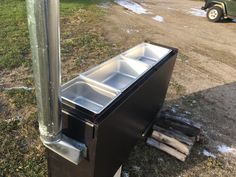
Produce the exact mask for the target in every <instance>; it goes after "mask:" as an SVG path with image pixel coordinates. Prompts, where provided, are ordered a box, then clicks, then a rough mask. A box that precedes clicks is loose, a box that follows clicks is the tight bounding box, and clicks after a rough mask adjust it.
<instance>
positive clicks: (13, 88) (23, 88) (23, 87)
mask: <svg viewBox="0 0 236 177" xmlns="http://www.w3.org/2000/svg"><path fill="white" fill-rule="evenodd" d="M17 89H20V90H21V89H22V90H27V91H30V90H33V88H31V87H25V86H20V87H11V88H5V90H17Z"/></svg>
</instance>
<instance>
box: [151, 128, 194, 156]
mask: <svg viewBox="0 0 236 177" xmlns="http://www.w3.org/2000/svg"><path fill="white" fill-rule="evenodd" d="M152 138H154V139H155V140H157V141H159V142H161V143H164V144H167V145H169V146H171V147H173V148H175V149H176V150H178V151H180V152H182V153H184V154H185V155H189V152H190V149H191V147H190V146H187V145H185V144H183V143H181V142H180V141H178V140H176V139H175V138H172V137H169V136H166V135H164V134H162V133H160V132H158V131H155V130H154V131H153V132H152Z"/></svg>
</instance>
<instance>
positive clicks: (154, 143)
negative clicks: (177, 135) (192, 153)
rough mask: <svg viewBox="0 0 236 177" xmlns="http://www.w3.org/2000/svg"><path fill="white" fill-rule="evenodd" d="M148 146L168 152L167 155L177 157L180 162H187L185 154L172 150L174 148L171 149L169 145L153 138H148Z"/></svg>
mask: <svg viewBox="0 0 236 177" xmlns="http://www.w3.org/2000/svg"><path fill="white" fill-rule="evenodd" d="M147 144H148V145H150V146H153V147H155V148H157V149H160V150H162V151H164V152H166V153H168V154H170V155H172V156H174V157H176V158H177V159H178V160H181V161H183V162H184V161H185V159H186V157H187V156H186V155H185V154H183V153H181V152H179V151H177V150H175V149H174V148H172V147H170V146H168V145H165V144H163V143H160V142H158V141H156V140H154V139H153V138H148V139H147Z"/></svg>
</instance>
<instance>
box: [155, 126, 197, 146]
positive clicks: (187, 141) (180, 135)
mask: <svg viewBox="0 0 236 177" xmlns="http://www.w3.org/2000/svg"><path fill="white" fill-rule="evenodd" d="M153 130H156V131H158V132H160V133H163V134H165V135H167V136H169V137H172V138H175V139H176V140H178V141H180V142H182V143H184V144H187V145H189V146H193V144H194V142H195V138H194V137H189V136H187V135H185V134H183V133H182V132H180V131H178V130H173V129H171V128H167V129H164V128H162V127H159V126H157V125H153Z"/></svg>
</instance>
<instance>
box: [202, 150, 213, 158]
mask: <svg viewBox="0 0 236 177" xmlns="http://www.w3.org/2000/svg"><path fill="white" fill-rule="evenodd" d="M202 153H203V155H205V156H207V157H213V158H216V156H215V155H214V154H213V153H211V152H209V151H207V150H206V149H204V150H203V152H202Z"/></svg>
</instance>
